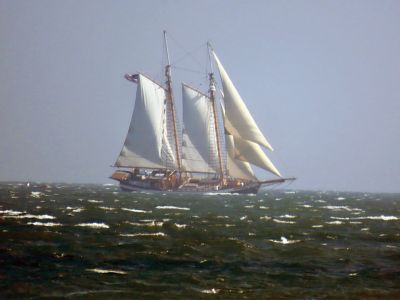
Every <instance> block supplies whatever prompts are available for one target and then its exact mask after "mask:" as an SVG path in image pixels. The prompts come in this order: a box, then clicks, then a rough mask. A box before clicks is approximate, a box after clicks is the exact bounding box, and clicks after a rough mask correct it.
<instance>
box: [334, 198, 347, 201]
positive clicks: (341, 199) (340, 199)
mask: <svg viewBox="0 0 400 300" xmlns="http://www.w3.org/2000/svg"><path fill="white" fill-rule="evenodd" d="M336 200H339V201H343V200H346V198H345V197H337V198H336Z"/></svg>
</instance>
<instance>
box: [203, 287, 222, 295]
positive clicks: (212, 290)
mask: <svg viewBox="0 0 400 300" xmlns="http://www.w3.org/2000/svg"><path fill="white" fill-rule="evenodd" d="M201 292H202V293H204V294H217V293H218V292H219V290H218V289H214V288H212V289H211V290H201Z"/></svg>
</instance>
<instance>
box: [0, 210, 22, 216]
mask: <svg viewBox="0 0 400 300" xmlns="http://www.w3.org/2000/svg"><path fill="white" fill-rule="evenodd" d="M25 213H26V211H24V212H22V211H16V210H12V209H6V210H0V214H6V215H9V216H17V215H22V214H25Z"/></svg>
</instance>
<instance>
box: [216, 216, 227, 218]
mask: <svg viewBox="0 0 400 300" xmlns="http://www.w3.org/2000/svg"><path fill="white" fill-rule="evenodd" d="M217 219H229V216H217Z"/></svg>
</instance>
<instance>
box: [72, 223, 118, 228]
mask: <svg viewBox="0 0 400 300" xmlns="http://www.w3.org/2000/svg"><path fill="white" fill-rule="evenodd" d="M75 226H79V227H89V228H110V226H108V225H107V224H105V223H96V222H93V223H80V224H76V225H75Z"/></svg>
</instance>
